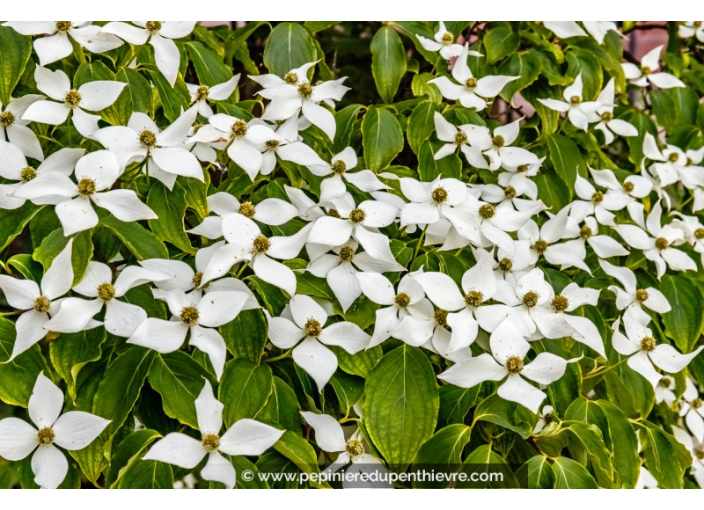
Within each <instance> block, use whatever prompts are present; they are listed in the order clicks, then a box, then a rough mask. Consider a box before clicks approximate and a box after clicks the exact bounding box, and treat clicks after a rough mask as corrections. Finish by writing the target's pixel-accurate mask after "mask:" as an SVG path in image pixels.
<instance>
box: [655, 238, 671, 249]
mask: <svg viewBox="0 0 704 510" xmlns="http://www.w3.org/2000/svg"><path fill="white" fill-rule="evenodd" d="M669 245H670V243H668V242H667V239H665V238H664V237H658V238H657V239H656V240H655V247H656V248H657V249H658V250H660V251H662V250H665V249H667V247H668V246H669Z"/></svg>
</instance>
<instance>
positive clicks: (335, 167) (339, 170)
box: [330, 159, 347, 175]
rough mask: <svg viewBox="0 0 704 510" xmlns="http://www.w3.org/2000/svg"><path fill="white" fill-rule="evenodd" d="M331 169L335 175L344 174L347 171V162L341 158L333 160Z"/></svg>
mask: <svg viewBox="0 0 704 510" xmlns="http://www.w3.org/2000/svg"><path fill="white" fill-rule="evenodd" d="M330 169H331V170H332V173H334V174H335V175H342V174H344V173H345V172H346V171H347V164H346V163H345V162H344V161H342V160H341V159H336V160H335V161H333V162H332V165H330Z"/></svg>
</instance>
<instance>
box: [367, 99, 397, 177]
mask: <svg viewBox="0 0 704 510" xmlns="http://www.w3.org/2000/svg"><path fill="white" fill-rule="evenodd" d="M362 140H363V142H362V145H363V146H364V162H365V163H366V166H367V168H368V169H370V170H372V171H373V172H378V171H379V170H381V169H383V168H386V167H387V166H389V164H391V162H392V161H393V160H394V158H395V157H396V156H397V155H398V154H399V153H400V152H401V151H402V150H403V131H402V130H401V126H400V124H399V123H398V120H396V117H394V115H393V114H392V113H391V112H390V111H389V110H387V109H384V108H379V107H371V108H369V109H368V110H367V113H365V114H364V119H363V120H362Z"/></svg>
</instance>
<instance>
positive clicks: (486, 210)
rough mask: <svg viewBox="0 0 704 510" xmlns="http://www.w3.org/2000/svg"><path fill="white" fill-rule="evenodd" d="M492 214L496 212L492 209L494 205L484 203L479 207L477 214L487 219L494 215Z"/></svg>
mask: <svg viewBox="0 0 704 510" xmlns="http://www.w3.org/2000/svg"><path fill="white" fill-rule="evenodd" d="M494 214H496V210H495V209H494V206H493V205H491V204H484V205H483V206H481V207H480V208H479V216H481V217H482V218H484V219H485V220H489V219H491V218H493V217H494Z"/></svg>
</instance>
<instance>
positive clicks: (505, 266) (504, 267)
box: [499, 257, 513, 273]
mask: <svg viewBox="0 0 704 510" xmlns="http://www.w3.org/2000/svg"><path fill="white" fill-rule="evenodd" d="M511 269H513V261H512V260H511V259H509V258H508V257H504V258H502V259H501V260H499V270H501V271H503V272H504V273H510V272H511Z"/></svg>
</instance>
